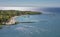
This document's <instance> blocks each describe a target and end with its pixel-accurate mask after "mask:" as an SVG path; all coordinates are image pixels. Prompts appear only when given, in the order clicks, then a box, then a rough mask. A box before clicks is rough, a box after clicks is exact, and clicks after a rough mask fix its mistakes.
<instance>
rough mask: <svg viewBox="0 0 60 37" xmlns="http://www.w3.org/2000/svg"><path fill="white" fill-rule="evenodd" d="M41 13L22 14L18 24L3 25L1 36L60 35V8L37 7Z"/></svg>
mask: <svg viewBox="0 0 60 37" xmlns="http://www.w3.org/2000/svg"><path fill="white" fill-rule="evenodd" d="M35 10H36V11H38V12H39V11H41V12H43V13H42V14H40V15H22V16H19V17H17V18H16V20H17V21H19V22H35V23H18V24H16V25H10V26H3V27H2V29H0V37H60V8H41V9H40V8H36V9H35Z"/></svg>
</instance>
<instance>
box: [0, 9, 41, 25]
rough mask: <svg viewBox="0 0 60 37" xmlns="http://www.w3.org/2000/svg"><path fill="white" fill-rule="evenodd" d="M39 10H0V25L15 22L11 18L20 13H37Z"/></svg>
mask: <svg viewBox="0 0 60 37" xmlns="http://www.w3.org/2000/svg"><path fill="white" fill-rule="evenodd" d="M37 14H41V12H34V11H18V10H0V25H6V24H14V23H16V22H15V20H14V19H13V18H15V16H21V15H37Z"/></svg>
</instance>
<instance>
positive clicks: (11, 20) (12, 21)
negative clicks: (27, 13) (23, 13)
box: [5, 16, 19, 25]
mask: <svg viewBox="0 0 60 37" xmlns="http://www.w3.org/2000/svg"><path fill="white" fill-rule="evenodd" d="M17 17H19V16H14V17H12V18H10V19H9V21H8V22H6V23H5V24H6V25H12V24H15V23H16V20H15V19H16V18H17Z"/></svg>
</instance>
